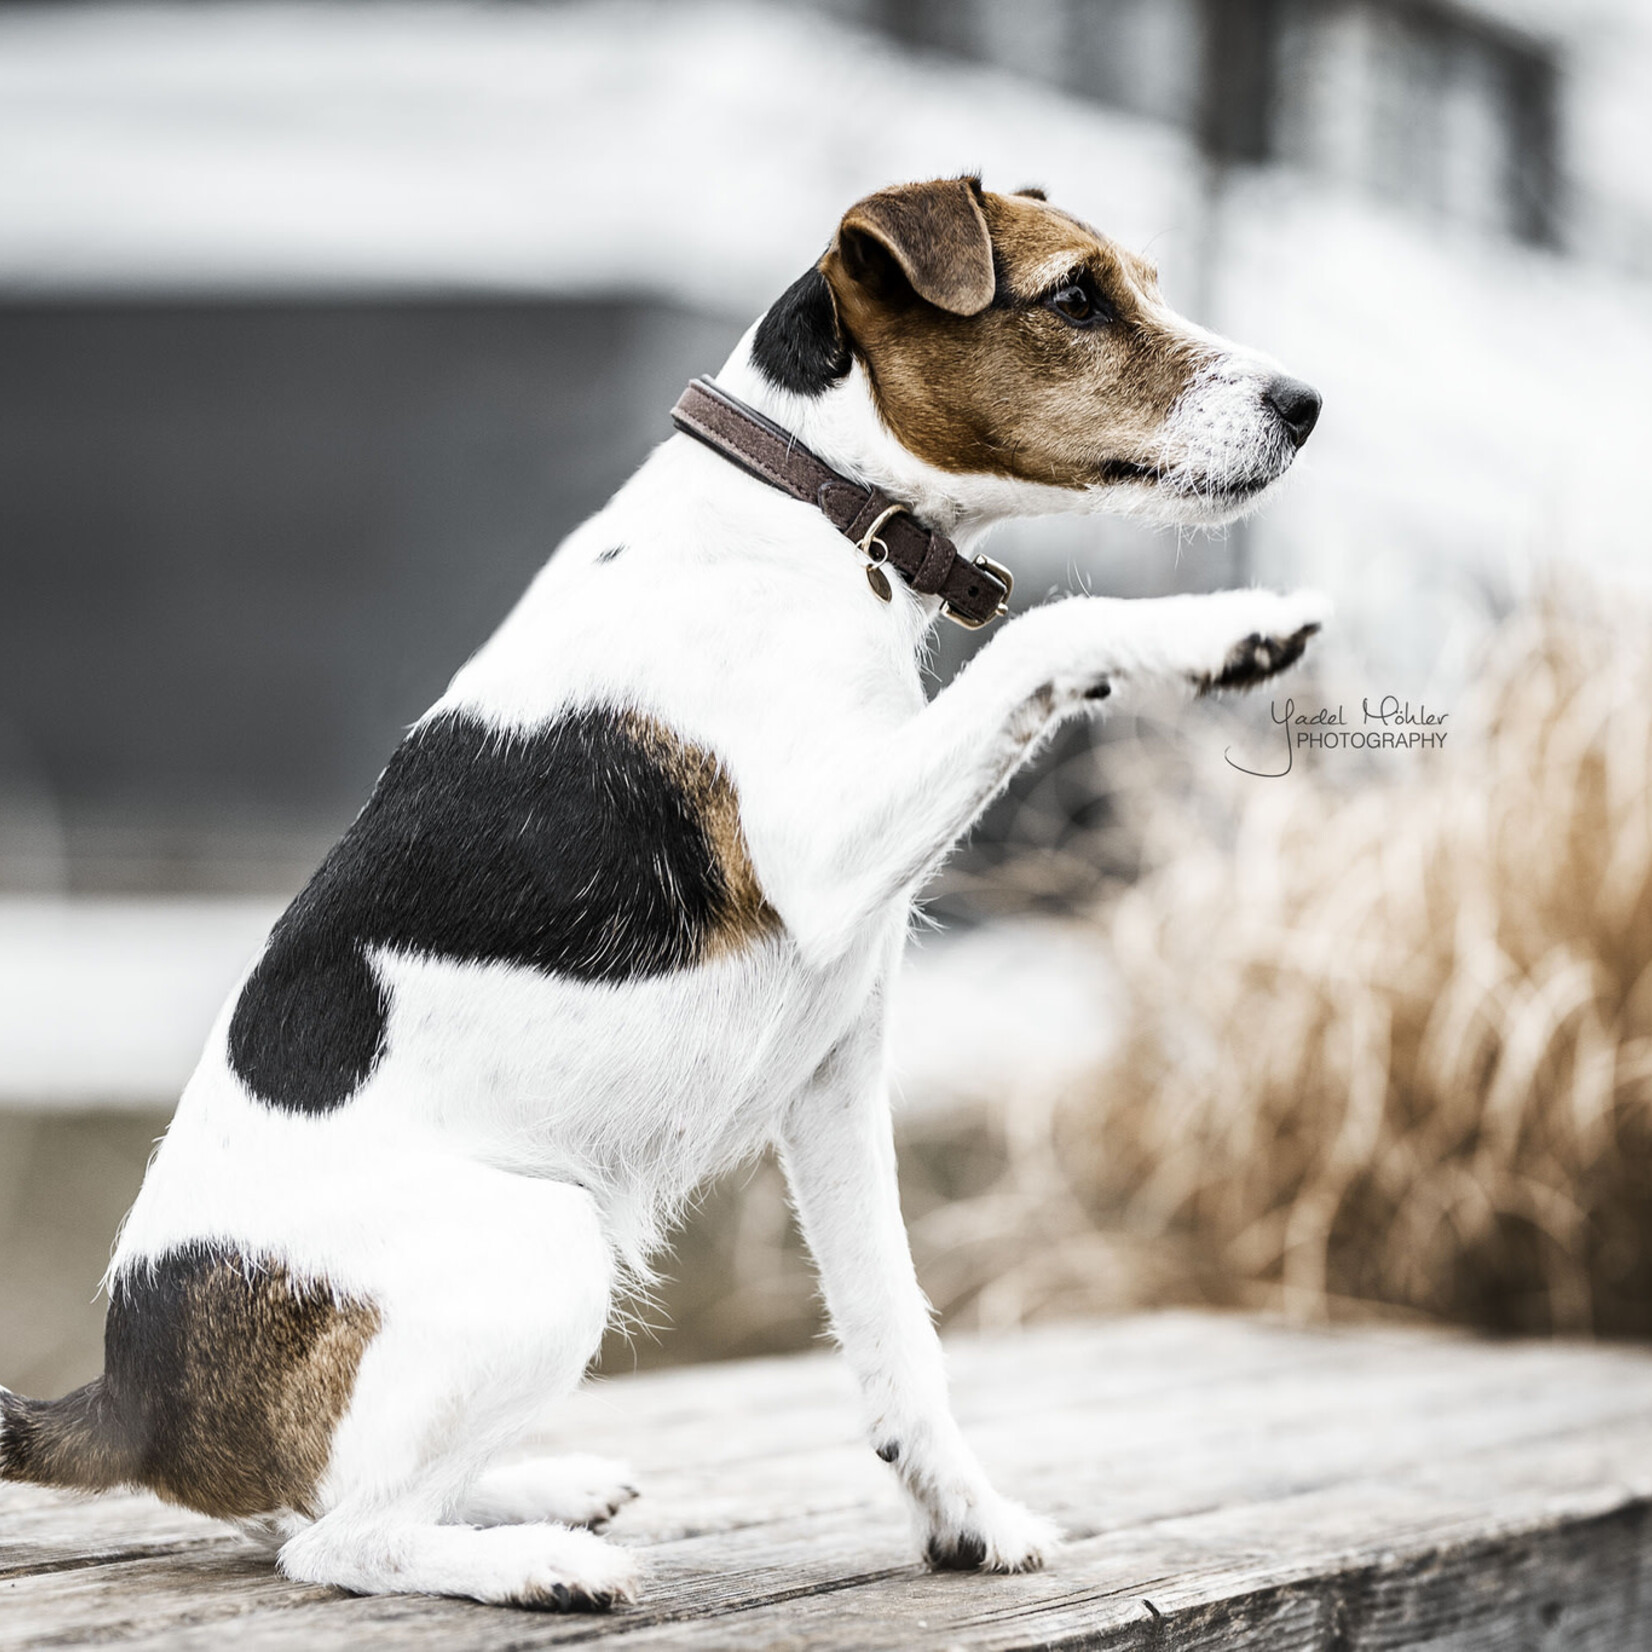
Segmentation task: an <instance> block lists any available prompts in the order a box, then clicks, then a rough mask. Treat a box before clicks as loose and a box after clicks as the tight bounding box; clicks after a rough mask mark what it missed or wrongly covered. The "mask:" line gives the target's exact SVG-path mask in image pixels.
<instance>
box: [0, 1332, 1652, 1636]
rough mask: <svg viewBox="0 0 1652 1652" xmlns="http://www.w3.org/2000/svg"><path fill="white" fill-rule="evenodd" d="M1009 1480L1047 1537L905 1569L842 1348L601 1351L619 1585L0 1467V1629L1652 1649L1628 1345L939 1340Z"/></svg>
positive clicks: (1649, 1373) (1635, 1377)
mask: <svg viewBox="0 0 1652 1652" xmlns="http://www.w3.org/2000/svg"><path fill="white" fill-rule="evenodd" d="M953 1366H954V1373H955V1387H956V1391H957V1398H958V1407H959V1411H960V1413H961V1415H962V1416H963V1418H964V1420H965V1423H966V1426H967V1427H968V1429H969V1432H970V1434H971V1437H972V1438H973V1439H974V1441H975V1442H976V1444H977V1446H978V1447H979V1449H980V1451H981V1454H982V1456H983V1457H984V1458H985V1460H986V1461H987V1462H988V1464H989V1465H990V1466H991V1467H992V1469H993V1470H994V1471H995V1472H996V1474H997V1476H998V1479H999V1481H1000V1483H1001V1485H1002V1486H1003V1488H1004V1489H1005V1490H1006V1491H1009V1492H1011V1493H1012V1494H1015V1495H1018V1496H1020V1497H1022V1498H1024V1499H1026V1500H1027V1501H1029V1502H1031V1503H1033V1504H1035V1505H1037V1506H1038V1507H1040V1508H1043V1509H1045V1510H1047V1511H1049V1512H1051V1513H1053V1514H1054V1515H1056V1516H1057V1517H1058V1518H1059V1519H1061V1520H1062V1522H1063V1523H1064V1524H1065V1525H1066V1527H1067V1529H1068V1531H1069V1532H1070V1534H1071V1544H1070V1547H1069V1548H1068V1549H1067V1551H1066V1552H1065V1554H1064V1555H1063V1557H1062V1559H1061V1561H1060V1562H1059V1563H1058V1564H1057V1565H1056V1566H1055V1568H1054V1569H1053V1570H1051V1571H1049V1572H1047V1573H1044V1574H1042V1575H1039V1576H1033V1577H1024V1578H982V1577H974V1576H947V1577H931V1576H929V1575H927V1574H925V1573H924V1572H923V1571H921V1570H920V1569H919V1568H918V1567H917V1566H916V1565H914V1564H913V1562H912V1559H911V1555H912V1550H911V1547H910V1544H909V1540H908V1536H907V1533H906V1529H905V1523H904V1519H903V1516H902V1514H901V1511H900V1508H899V1505H898V1503H897V1500H896V1495H895V1490H894V1485H893V1481H892V1478H891V1477H890V1476H889V1474H888V1472H887V1471H886V1470H885V1469H884V1468H883V1467H882V1466H881V1465H880V1464H879V1463H878V1462H877V1461H876V1460H875V1459H874V1458H873V1456H872V1454H871V1453H870V1452H869V1451H868V1450H867V1449H866V1448H865V1447H864V1445H862V1444H861V1443H860V1442H859V1440H858V1438H857V1430H856V1413H855V1408H854V1404H853V1399H852V1394H851V1390H850V1386H849V1381H848V1378H847V1376H846V1374H845V1372H844V1370H843V1368H842V1366H841V1364H840V1363H839V1362H838V1361H837V1360H836V1359H835V1358H834V1357H832V1356H829V1355H824V1354H823V1355H819V1356H809V1357H805V1358H798V1359H790V1360H764V1361H757V1362H750V1363H744V1364H738V1365H723V1366H700V1367H696V1368H692V1369H688V1370H683V1371H675V1372H666V1373H661V1374H656V1375H650V1376H645V1377H632V1378H625V1379H621V1380H618V1381H614V1382H609V1383H605V1384H601V1385H599V1386H596V1387H593V1388H592V1389H589V1390H588V1391H586V1392H585V1393H583V1394H581V1395H580V1396H579V1397H578V1398H577V1399H576V1400H575V1401H574V1402H572V1403H571V1404H570V1405H568V1406H566V1407H564V1408H563V1409H562V1411H561V1412H560V1414H559V1417H558V1421H557V1427H556V1434H555V1436H554V1438H553V1440H552V1443H553V1444H556V1445H564V1446H566V1447H568V1448H575V1447H577V1448H578V1449H582V1450H589V1451H600V1452H607V1453H612V1454H614V1455H620V1456H626V1457H628V1458H629V1459H630V1460H631V1462H632V1463H633V1465H634V1466H635V1468H636V1470H637V1473H638V1476H639V1480H640V1483H641V1484H642V1486H643V1488H644V1497H643V1499H642V1500H641V1501H640V1502H638V1503H636V1504H633V1505H632V1506H631V1507H630V1508H629V1509H627V1510H626V1511H625V1512H624V1513H623V1514H622V1516H621V1517H620V1519H619V1520H618V1521H617V1522H616V1524H615V1527H614V1536H615V1537H616V1538H617V1539H619V1540H620V1541H622V1542H625V1543H629V1544H634V1545H636V1546H637V1547H639V1548H640V1549H642V1550H643V1551H644V1552H645V1554H646V1555H647V1557H648V1561H649V1564H650V1568H651V1575H650V1580H649V1583H648V1585H647V1588H646V1590H645V1592H644V1595H643V1597H642V1599H641V1601H640V1602H639V1603H638V1604H637V1605H636V1606H634V1607H631V1608H629V1609H627V1610H623V1611H620V1612H616V1613H614V1614H613V1615H611V1616H609V1617H577V1616H576V1617H554V1616H539V1615H533V1614H528V1613H522V1612H513V1611H505V1610H498V1609H490V1608H487V1607H480V1606H471V1605H466V1604H462V1603H458V1602H453V1601H438V1600H432V1599H428V1598H402V1599H390V1600H380V1599H359V1598H354V1597H350V1596H346V1595H343V1594H340V1593H337V1592H335V1591H331V1590H327V1589H315V1588H300V1587H296V1586H294V1585H291V1584H288V1583H285V1582H283V1581H282V1580H281V1579H280V1578H278V1577H277V1576H276V1575H275V1573H274V1572H273V1570H272V1569H271V1566H270V1563H269V1560H268V1559H267V1558H265V1557H264V1556H261V1555H260V1554H258V1553H256V1552H254V1551H250V1550H249V1549H247V1548H245V1547H244V1546H243V1545H242V1544H241V1542H240V1540H239V1539H238V1538H236V1537H235V1536H234V1535H233V1534H231V1533H229V1532H228V1531H227V1530H226V1529H225V1528H223V1527H220V1526H217V1525H214V1524H213V1523H212V1522H210V1521H207V1520H202V1519H197V1518H195V1517H193V1516H190V1515H185V1514H181V1513H179V1512H177V1511H175V1510H171V1509H167V1508H165V1507H163V1506H162V1505H160V1504H158V1503H154V1502H151V1501H148V1500H146V1499H142V1498H136V1497H120V1498H109V1499H106V1500H99V1501H93V1502H77V1501H73V1500H71V1499H68V1498H65V1497H61V1496H58V1495H55V1494H50V1493H44V1492H36V1491H32V1490H28V1489H24V1488H16V1487H8V1488H0V1648H7V1649H9V1648H14V1647H48V1646H49V1647H53V1648H72V1647H83V1646H94V1645H95V1646H100V1647H104V1646H118V1647H122V1648H144V1649H153V1652H163V1649H164V1652H193V1649H202V1652H205V1649H217V1648H220V1647H224V1646H228V1645H234V1646H235V1647H237V1648H238V1649H241V1648H244V1649H247V1652H264V1649H275V1648H283V1649H285V1648H292V1649H295V1652H296V1649H300V1648H302V1649H305V1652H325V1649H330V1648H338V1649H340V1652H370V1649H371V1648H375V1647H396V1648H442V1649H444V1652H446V1649H451V1648H461V1647H462V1648H478V1649H490V1652H491V1649H499V1652H503V1649H505V1648H510V1649H513V1652H515V1649H527V1648H531V1647H539V1646H547V1647H548V1646H561V1645H567V1644H574V1643H584V1642H591V1641H598V1642H602V1643H604V1644H611V1645H613V1646H615V1647H633V1646H635V1647H644V1646H647V1647H671V1648H708V1649H709V1648H717V1649H727V1648H755V1647H819V1648H855V1649H873V1648H894V1647H899V1648H936V1649H941V1648H969V1649H972V1652H973V1649H977V1648H980V1649H985V1648H992V1649H995V1652H1002V1649H1008V1648H1020V1647H1079V1646H1082V1647H1085V1648H1114V1647H1119V1648H1124V1647H1131V1648H1135V1647H1140V1648H1165V1649H1168V1648H1177V1649H1191V1648H1207V1647H1209V1648H1222V1649H1224V1652H1230V1649H1235V1648H1267V1649H1269V1652H1275V1649H1281V1652H1288V1649H1293V1648H1304V1649H1306V1648H1313V1649H1315V1652H1333V1649H1334V1652H1354V1649H1356V1648H1358V1649H1364V1648H1376V1647H1382V1648H1399V1647H1433V1648H1446V1647H1449V1648H1451V1649H1452V1652H1471V1649H1477V1648H1482V1647H1483V1648H1498V1649H1512V1648H1540V1647H1541V1648H1555V1649H1560V1648H1564V1649H1566V1652H1631V1649H1634V1648H1643V1647H1645V1648H1652V1518H1649V1512H1652V1352H1647V1351H1642V1350H1631V1349H1618V1348H1599V1347H1583V1346H1557V1345H1552V1344H1512V1345H1511V1344H1504V1345H1496V1344H1488V1343H1482V1342H1474V1341H1471V1340H1467V1339H1461V1338H1450V1337H1435V1336H1428V1335H1421V1334H1415V1333H1409V1332H1398V1331H1369V1330H1366V1331H1358V1332H1325V1333H1314V1332H1305V1331H1293V1330H1286V1329H1282V1328H1279V1327H1276V1326H1271V1325H1266V1324H1260V1323H1256V1322H1248V1321H1244V1320H1238V1319H1223V1318H1212V1317H1203V1316H1197V1315H1191V1314H1173V1315H1165V1316H1156V1317H1152V1318H1145V1319H1137V1320H1130V1321H1123V1322H1119V1323H1115V1324H1111V1325H1101V1326H1094V1327H1084V1328H1062V1329H1054V1330H1044V1331H1038V1332H1034V1333H1029V1334H1027V1335H1025V1336H1023V1337H1019V1338H1015V1339H1004V1340H996V1341H978V1342H970V1341H966V1342H959V1343H957V1344H955V1345H954V1349H953Z"/></svg>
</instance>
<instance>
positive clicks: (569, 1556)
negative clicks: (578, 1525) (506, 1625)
mask: <svg viewBox="0 0 1652 1652" xmlns="http://www.w3.org/2000/svg"><path fill="white" fill-rule="evenodd" d="M533 1529H534V1528H533V1527H531V1526H520V1527H517V1528H516V1530H517V1531H521V1532H531V1531H533ZM567 1536H569V1537H574V1538H579V1537H584V1538H585V1540H586V1541H585V1544H583V1545H581V1546H580V1547H579V1548H578V1549H577V1550H574V1551H573V1552H572V1553H570V1552H569V1546H568V1545H566V1544H558V1545H557V1546H556V1548H555V1550H554V1551H553V1552H552V1553H551V1554H549V1555H548V1556H547V1557H546V1559H545V1561H544V1562H542V1563H541V1564H539V1565H536V1566H534V1567H532V1568H530V1570H529V1571H528V1574H527V1575H526V1576H525V1577H524V1578H523V1579H522V1581H521V1582H520V1583H519V1584H518V1585H517V1586H516V1587H514V1588H512V1589H510V1590H508V1591H507V1592H505V1594H504V1598H503V1601H502V1604H504V1605H507V1606H522V1607H526V1608H528V1609H529V1610H530V1611H536V1612H607V1611H610V1610H611V1609H612V1608H613V1607H615V1606H618V1605H622V1604H624V1603H626V1602H628V1601H633V1600H635V1599H636V1598H637V1577H638V1569H637V1562H636V1559H635V1557H634V1556H633V1555H631V1554H630V1553H629V1552H628V1551H626V1550H625V1549H619V1548H615V1547H614V1546H613V1545H612V1544H610V1543H605V1542H603V1541H602V1539H601V1538H596V1537H591V1536H590V1535H589V1534H588V1533H583V1532H570V1533H568V1534H567Z"/></svg>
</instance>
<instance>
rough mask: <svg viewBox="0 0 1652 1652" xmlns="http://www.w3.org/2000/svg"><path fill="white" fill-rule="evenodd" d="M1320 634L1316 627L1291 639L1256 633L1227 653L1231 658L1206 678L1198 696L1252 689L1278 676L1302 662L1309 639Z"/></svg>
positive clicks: (1306, 628)
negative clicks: (1291, 666)
mask: <svg viewBox="0 0 1652 1652" xmlns="http://www.w3.org/2000/svg"><path fill="white" fill-rule="evenodd" d="M1318 630H1319V626H1318V625H1317V624H1312V625H1304V626H1302V627H1301V628H1300V629H1299V630H1296V631H1293V632H1292V633H1291V634H1290V635H1289V636H1288V637H1265V636H1263V635H1262V633H1261V632H1260V631H1253V632H1251V634H1250V635H1249V636H1248V637H1246V638H1245V639H1244V641H1243V642H1238V643H1235V644H1234V645H1233V647H1232V648H1231V649H1229V650H1228V657H1227V660H1226V661H1225V663H1224V664H1223V666H1222V669H1221V671H1220V672H1219V673H1218V674H1217V675H1216V676H1215V677H1206V678H1205V679H1204V680H1203V681H1202V682H1201V683H1200V684H1199V692H1200V693H1201V694H1208V693H1210V692H1211V691H1212V690H1213V689H1219V688H1249V687H1250V686H1251V685H1252V684H1253V683H1259V682H1262V681H1263V680H1264V679H1266V678H1268V677H1272V676H1275V675H1277V674H1278V673H1279V672H1281V671H1283V670H1284V669H1285V668H1286V667H1287V666H1289V665H1294V664H1295V663H1296V662H1297V661H1298V660H1299V659H1301V658H1302V653H1303V650H1304V649H1306V648H1307V646H1308V639H1309V638H1310V637H1311V636H1313V635H1314V633H1315V632H1316V631H1318Z"/></svg>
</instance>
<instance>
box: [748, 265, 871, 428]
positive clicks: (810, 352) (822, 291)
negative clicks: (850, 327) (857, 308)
mask: <svg viewBox="0 0 1652 1652" xmlns="http://www.w3.org/2000/svg"><path fill="white" fill-rule="evenodd" d="M751 359H752V362H753V364H754V365H755V366H756V367H757V369H758V371H759V372H760V373H762V374H763V376H764V377H765V378H766V379H767V380H768V381H769V383H770V384H774V385H778V386H779V387H780V388H781V389H782V390H789V391H791V392H792V394H793V395H794V396H818V395H821V394H822V393H823V392H825V391H827V390H830V389H831V388H832V386H833V385H834V384H836V383H837V381H838V380H839V379H841V378H842V377H843V376H844V374H845V373H847V372H848V371H849V347H848V345H847V344H845V343H844V341H843V328H842V327H841V326H840V325H839V324H838V317H837V300H836V299H835V298H833V297H832V289H831V286H830V285H829V284H828V282H827V280H826V277H825V276H824V275H823V274H822V273H821V270H820V267H819V266H818V265H816V266H815V268H813V269H812V270H808V271H806V272H805V273H804V274H803V275H801V276H799V277H798V279H797V280H796V281H794V282H793V283H792V284H791V286H789V287H788V288H787V289H786V290H785V292H783V293H782V294H781V295H780V297H779V298H777V299H776V300H775V301H774V303H773V304H771V305H770V306H769V308H768V312H767V314H765V315H764V317H763V319H762V320H761V321H760V322H758V324H757V332H756V334H755V335H754V336H753V338H752V344H751Z"/></svg>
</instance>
